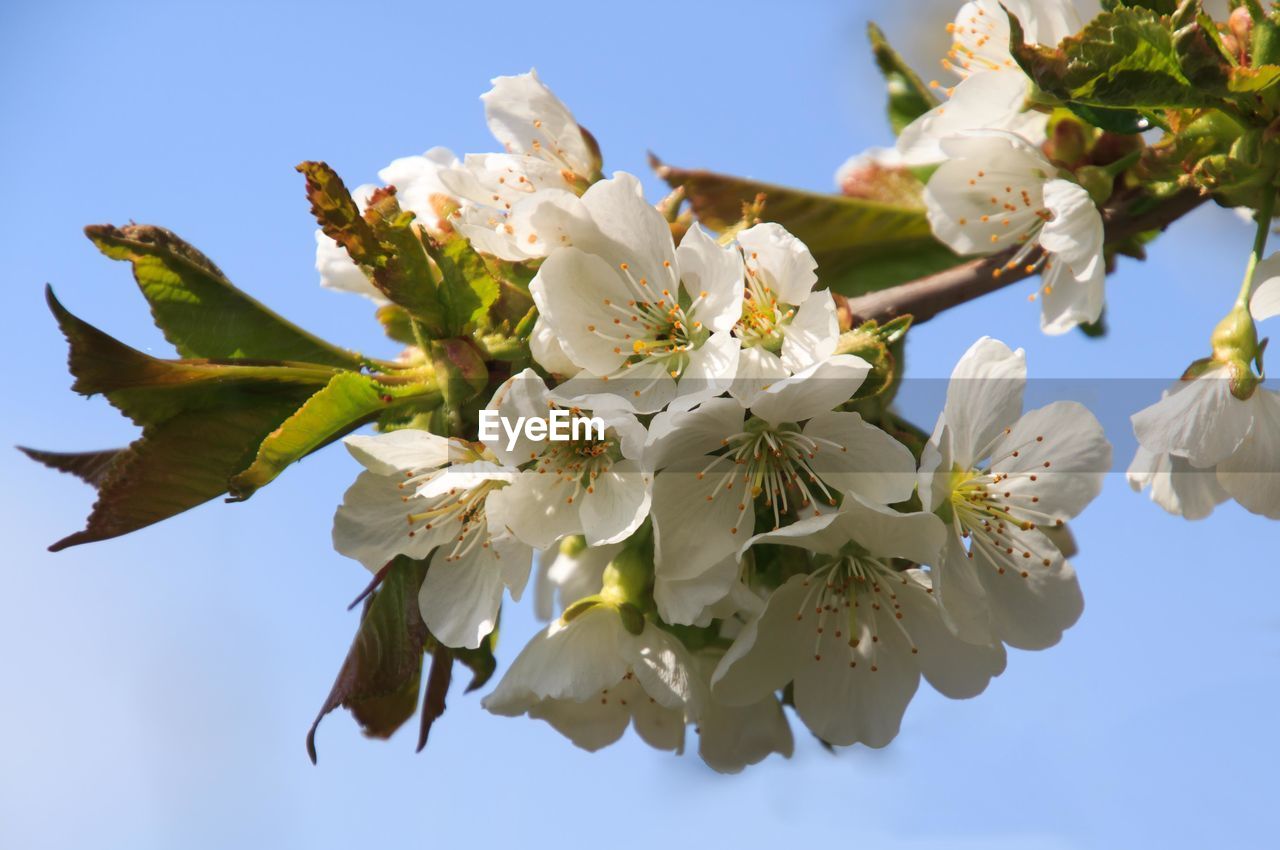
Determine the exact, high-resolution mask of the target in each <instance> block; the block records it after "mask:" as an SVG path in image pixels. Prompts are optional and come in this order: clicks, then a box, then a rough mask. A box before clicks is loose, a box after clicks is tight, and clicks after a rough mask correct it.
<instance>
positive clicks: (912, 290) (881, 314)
mask: <svg viewBox="0 0 1280 850" xmlns="http://www.w3.org/2000/svg"><path fill="white" fill-rule="evenodd" d="M1206 200H1208V196H1207V195H1200V194H1198V193H1197V192H1195V191H1192V190H1186V191H1183V192H1180V193H1178V194H1176V195H1174V196H1172V197H1171V198H1169V200H1167V201H1165V202H1164V203H1162V204H1161V205H1160V206H1158V207H1156V208H1155V209H1152V210H1149V211H1147V212H1145V213H1142V214H1141V215H1137V216H1132V217H1130V216H1128V215H1126V214H1125V211H1124V208H1123V206H1121V207H1116V208H1110V207H1109V208H1106V209H1104V210H1103V211H1102V215H1103V222H1104V224H1105V226H1106V233H1107V244H1108V245H1113V244H1115V243H1117V242H1121V241H1123V240H1125V239H1128V238H1130V237H1132V236H1136V235H1137V234H1139V233H1144V232H1146V231H1148V230H1163V229H1164V228H1166V227H1168V226H1169V225H1170V224H1172V223H1173V222H1175V221H1177V220H1178V219H1179V218H1182V217H1183V216H1184V215H1186V214H1187V213H1189V212H1191V211H1192V210H1194V209H1195V208H1196V207H1198V206H1200V205H1201V204H1203V203H1204V202H1205V201H1206ZM1016 252H1017V249H1012V250H1010V251H1005V252H1003V253H1000V254H996V255H994V256H991V257H984V258H981V259H977V260H971V261H969V262H967V263H965V264H964V265H960V266H956V267H955V268H952V269H947V270H946V271H942V272H938V273H937V274H932V275H929V276H928V277H922V278H920V279H919V280H913V281H911V282H910V283H904V284H901V285H899V286H894V287H890V288H889V289H883V290H881V291H879V292H871V293H868V294H866V295H861V296H858V297H857V298H850V299H849V302H848V309H849V311H850V313H851V314H852V316H853V322H854V326H855V327H856V326H857V325H858V323H859V322H865V321H868V320H872V319H874V320H875V321H877V322H880V323H882V324H883V323H884V322H887V321H889V320H890V319H895V318H897V317H898V316H904V315H906V314H908V313H910V314H911V315H912V316H913V317H914V322H913V324H917V325H918V324H920V323H921V322H925V321H928V320H929V319H932V318H933V317H934V316H936V315H938V314H939V313H941V312H943V311H945V310H949V309H951V308H952V307H958V306H959V305H961V304H964V303H966V302H968V301H972V300H974V299H975V298H979V297H981V296H983V295H986V294H987V293H989V292H995V291H996V290H997V289H1003V288H1004V287H1006V286H1009V285H1010V284H1013V283H1017V282H1018V281H1020V280H1025V279H1026V278H1027V277H1029V276H1030V275H1029V274H1028V272H1027V271H1026V268H1025V267H1018V268H1013V269H1008V268H1004V267H1005V266H1006V264H1007V263H1008V262H1009V260H1010V258H1012V257H1013V255H1014V254H1015V253H1016ZM1002 269H1003V271H1002ZM997 272H1000V273H999V274H997Z"/></svg>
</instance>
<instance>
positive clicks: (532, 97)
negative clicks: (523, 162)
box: [480, 70, 593, 177]
mask: <svg viewBox="0 0 1280 850" xmlns="http://www.w3.org/2000/svg"><path fill="white" fill-rule="evenodd" d="M480 99H481V100H482V101H484V114H485V119H486V120H487V121H488V122H489V131H490V132H491V133H493V137H494V138H495V139H497V140H498V141H499V142H501V143H502V145H503V147H505V148H506V149H507V150H509V151H512V152H513V153H522V154H529V155H533V156H547V157H551V156H552V155H556V156H557V157H558V158H560V159H563V160H564V161H565V162H567V163H568V164H569V166H570V167H571V168H572V169H573V170H574V171H575V172H576V173H577V174H579V175H581V176H583V177H589V176H590V175H591V171H592V167H591V166H592V159H593V157H592V155H591V152H590V149H589V148H588V147H587V142H586V140H585V139H584V138H583V136H582V131H581V130H580V129H579V128H578V122H577V121H575V120H574V118H573V114H572V113H571V112H569V107H567V106H565V105H564V102H563V101H561V100H560V98H558V97H556V96H555V95H554V94H553V93H552V91H551V89H549V88H547V86H546V85H545V84H544V83H543V82H542V80H540V79H538V73H537V71H534V70H530V71H529V73H527V74H519V75H516V76H511V77H495V78H494V79H493V88H492V89H490V90H489V91H487V92H485V93H484V94H483V95H481V97H480ZM535 142H536V143H537V144H535Z"/></svg>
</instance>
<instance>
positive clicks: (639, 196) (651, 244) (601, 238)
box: [574, 171, 680, 292]
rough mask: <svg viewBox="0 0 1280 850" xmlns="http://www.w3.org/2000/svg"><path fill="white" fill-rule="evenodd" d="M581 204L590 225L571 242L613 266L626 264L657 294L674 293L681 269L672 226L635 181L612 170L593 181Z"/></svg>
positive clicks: (637, 277)
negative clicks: (673, 239)
mask: <svg viewBox="0 0 1280 850" xmlns="http://www.w3.org/2000/svg"><path fill="white" fill-rule="evenodd" d="M582 203H583V204H584V205H585V206H586V208H587V210H588V211H589V212H590V214H591V219H592V221H593V222H594V227H592V228H590V229H588V230H587V231H585V232H583V233H581V234H577V235H575V236H574V244H575V245H577V246H578V247H579V248H581V249H582V250H584V251H587V252H589V253H592V254H596V255H598V256H600V257H601V258H603V259H604V260H605V261H606V262H607V263H609V264H610V265H611V266H614V267H618V266H620V265H621V264H622V263H626V264H627V265H628V271H630V272H631V274H632V276H633V277H634V278H635V279H636V281H637V282H638V281H639V280H640V279H641V278H644V279H645V280H646V281H647V284H648V285H649V286H651V287H653V289H654V291H655V292H661V291H662V290H663V289H669V290H670V291H672V292H675V291H676V289H677V287H678V286H679V283H680V281H679V279H678V275H677V273H676V270H677V269H678V268H679V267H678V266H677V265H676V249H675V243H674V242H673V241H672V239H671V227H670V225H668V224H667V221H666V219H664V218H663V217H662V213H660V212H658V211H657V209H655V208H654V207H653V205H652V204H650V203H649V202H648V201H646V200H645V199H644V191H643V189H642V188H641V186H640V181H639V180H637V179H636V178H635V177H634V176H633V175H631V174H627V173H626V172H624V171H619V172H616V173H615V174H614V175H613V177H611V178H609V179H608V180H601V181H600V182H598V183H595V184H593V185H592V186H591V188H590V189H588V190H587V191H586V193H585V194H584V195H583V196H582ZM668 264H669V265H668Z"/></svg>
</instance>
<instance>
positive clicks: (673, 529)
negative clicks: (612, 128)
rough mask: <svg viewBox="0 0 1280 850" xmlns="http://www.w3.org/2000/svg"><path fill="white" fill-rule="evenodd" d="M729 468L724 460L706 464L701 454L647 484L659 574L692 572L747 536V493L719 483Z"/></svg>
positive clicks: (688, 575) (727, 552)
mask: <svg viewBox="0 0 1280 850" xmlns="http://www.w3.org/2000/svg"><path fill="white" fill-rule="evenodd" d="M704 469H705V470H706V472H705V474H703V470H704ZM733 472H734V467H733V464H732V463H731V462H730V461H728V460H724V459H721V460H718V461H715V462H714V463H710V464H709V463H707V462H706V459H705V458H702V459H699V460H696V461H693V462H691V463H680V464H676V465H673V466H672V467H670V468H668V469H666V470H664V471H663V472H660V473H658V475H657V477H656V479H655V480H654V484H653V534H654V555H655V570H656V571H657V573H658V574H659V575H663V576H666V577H669V578H694V577H697V576H699V575H701V574H702V573H704V572H706V571H707V570H708V569H710V568H711V567H713V566H715V565H716V564H718V563H719V562H720V561H722V560H724V559H725V558H727V557H730V556H732V555H734V554H735V553H736V552H737V551H738V547H739V545H740V544H741V543H742V541H743V540H746V539H747V538H748V537H750V536H751V533H752V530H753V528H752V524H753V523H754V521H755V514H754V511H753V507H752V505H751V504H750V501H751V500H750V498H749V494H744V493H743V492H742V488H743V486H744V485H743V484H742V482H741V481H734V482H733V485H732V489H726V488H725V487H724V486H723V485H722V480H723V478H724V477H725V476H726V475H729V474H732V473H733ZM740 499H744V500H745V501H739V500H740ZM740 505H742V507H741V508H740V507H739V506H740ZM740 522H741V523H743V525H742V526H741V527H740V526H739V523H740ZM735 529H736V531H735Z"/></svg>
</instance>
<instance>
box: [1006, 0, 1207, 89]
mask: <svg viewBox="0 0 1280 850" xmlns="http://www.w3.org/2000/svg"><path fill="white" fill-rule="evenodd" d="M1009 28H1010V41H1009V44H1010V52H1011V53H1012V54H1013V56H1014V58H1015V59H1017V61H1018V64H1019V65H1021V66H1022V68H1023V70H1024V71H1026V72H1027V75H1028V76H1030V77H1031V79H1032V80H1033V81H1035V83H1036V85H1037V86H1039V87H1040V89H1042V90H1043V91H1044V92H1047V93H1048V94H1050V95H1052V96H1054V97H1057V98H1059V99H1061V100H1062V101H1064V102H1067V103H1079V104H1084V105H1086V106H1095V107H1104V108H1113V109H1114V108H1132V109H1151V110H1154V109H1184V108H1199V107H1207V106H1213V105H1214V104H1215V103H1218V102H1220V100H1219V99H1218V98H1216V97H1215V96H1214V94H1213V92H1212V91H1209V90H1206V89H1201V88H1197V87H1196V86H1195V85H1193V84H1192V83H1191V81H1190V80H1188V79H1187V77H1186V74H1185V73H1184V71H1183V69H1182V65H1181V61H1180V57H1179V55H1178V51H1177V49H1176V47H1175V45H1174V36H1173V32H1172V31H1171V30H1170V29H1169V26H1168V24H1167V23H1166V22H1164V21H1162V20H1161V19H1160V18H1159V17H1158V16H1157V15H1156V14H1155V13H1154V12H1152V11H1150V10H1148V9H1137V8H1130V7H1123V8H1117V9H1116V10H1115V11H1112V12H1104V13H1102V14H1101V15H1099V16H1098V17H1096V18H1094V19H1093V21H1091V22H1090V23H1089V24H1088V25H1087V26H1086V27H1085V28H1084V29H1083V30H1081V31H1080V33H1079V34H1077V35H1074V36H1070V37H1068V38H1066V39H1065V40H1063V42H1062V44H1061V45H1060V46H1059V47H1057V48H1050V47H1045V46H1042V45H1035V44H1026V43H1025V35H1024V33H1023V30H1022V25H1021V24H1020V23H1019V22H1018V19H1017V17H1016V16H1014V15H1012V14H1010V15H1009Z"/></svg>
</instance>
